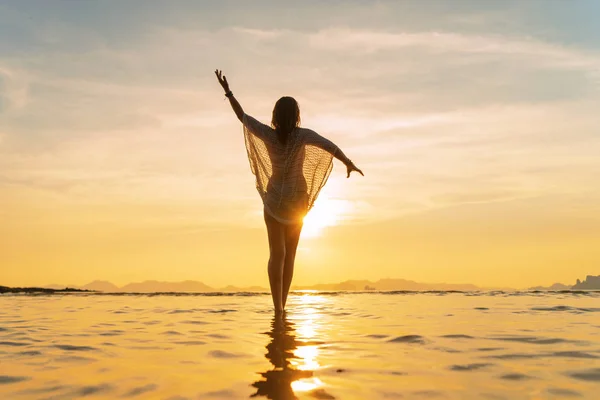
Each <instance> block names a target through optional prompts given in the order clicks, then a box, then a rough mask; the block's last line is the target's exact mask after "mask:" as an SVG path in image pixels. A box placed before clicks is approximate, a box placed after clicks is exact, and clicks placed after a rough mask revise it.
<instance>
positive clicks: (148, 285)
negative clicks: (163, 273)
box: [119, 281, 215, 293]
mask: <svg viewBox="0 0 600 400" xmlns="http://www.w3.org/2000/svg"><path fill="white" fill-rule="evenodd" d="M119 291H120V292H134V293H152V292H214V291H215V289H213V288H211V287H210V286H208V285H205V284H204V283H202V282H198V281H182V282H159V281H144V282H134V283H129V284H127V285H125V286H123V287H122V288H121V289H119Z"/></svg>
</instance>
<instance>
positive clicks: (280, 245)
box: [265, 211, 285, 313]
mask: <svg viewBox="0 0 600 400" xmlns="http://www.w3.org/2000/svg"><path fill="white" fill-rule="evenodd" d="M265 224H266V225H267V234H268V236H269V265H268V270H269V284H270V285H271V296H272V297H273V306H274V307H275V313H280V312H282V311H283V301H282V283H283V263H284V260H285V226H284V225H283V224H281V223H280V222H277V220H275V219H274V218H273V217H271V216H270V215H269V214H268V213H267V212H266V211H265Z"/></svg>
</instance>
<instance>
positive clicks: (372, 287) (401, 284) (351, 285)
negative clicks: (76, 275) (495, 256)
mask: <svg viewBox="0 0 600 400" xmlns="http://www.w3.org/2000/svg"><path fill="white" fill-rule="evenodd" d="M65 287H69V288H77V289H83V290H95V291H100V292H107V293H111V292H115V293H116V292H131V293H155V292H184V293H185V292H187V293H203V292H267V293H268V292H269V289H267V288H265V287H262V286H248V287H238V286H233V285H228V286H225V287H222V288H213V287H211V286H209V285H206V284H204V283H202V282H199V281H193V280H186V281H180V282H162V281H156V280H147V281H143V282H132V283H128V284H127V285H125V286H122V287H119V286H117V285H114V284H113V283H111V282H108V281H102V280H95V281H93V282H90V283H88V284H86V285H83V286H77V285H68V286H64V285H58V284H52V285H46V286H44V288H47V289H61V290H62V289H64V288H65ZM571 289H574V290H600V275H599V276H593V275H588V276H587V277H586V279H585V280H584V281H583V282H582V281H580V280H579V279H577V283H576V284H575V285H573V286H570V285H565V284H562V283H555V284H553V285H551V286H548V287H546V286H533V287H530V288H528V289H526V290H571ZM292 290H323V291H344V290H348V291H377V290H380V291H394V290H407V291H429V290H440V291H448V290H450V291H452V290H456V291H464V292H467V291H476V290H507V291H510V290H515V289H512V288H493V287H479V286H476V285H473V284H469V283H464V284H460V283H422V282H416V281H411V280H407V279H390V278H386V279H380V280H378V281H375V282H373V281H369V280H347V281H343V282H338V283H320V284H316V285H297V286H292Z"/></svg>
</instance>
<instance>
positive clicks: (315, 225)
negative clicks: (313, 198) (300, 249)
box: [301, 194, 352, 238]
mask: <svg viewBox="0 0 600 400" xmlns="http://www.w3.org/2000/svg"><path fill="white" fill-rule="evenodd" d="M351 208H352V207H351V204H350V203H349V202H348V201H345V200H338V199H332V198H330V197H329V196H327V195H326V194H323V195H322V196H321V197H320V198H319V200H318V201H317V202H316V203H315V206H314V207H313V208H312V209H311V210H310V212H309V213H308V215H307V216H306V217H305V218H304V228H303V229H302V236H301V237H303V238H314V237H319V236H321V233H322V232H323V229H324V228H326V227H328V226H335V225H338V224H339V223H340V221H341V220H342V219H344V216H346V215H348V214H349V213H350V211H351Z"/></svg>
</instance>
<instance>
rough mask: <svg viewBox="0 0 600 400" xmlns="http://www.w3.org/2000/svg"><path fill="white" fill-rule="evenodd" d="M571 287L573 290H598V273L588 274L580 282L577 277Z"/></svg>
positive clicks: (599, 276) (599, 288)
mask: <svg viewBox="0 0 600 400" xmlns="http://www.w3.org/2000/svg"><path fill="white" fill-rule="evenodd" d="M571 289H575V290H600V275H597V276H594V275H588V276H586V277H585V280H584V281H583V282H581V281H580V280H579V279H577V283H575V285H573V287H572V288H571Z"/></svg>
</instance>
